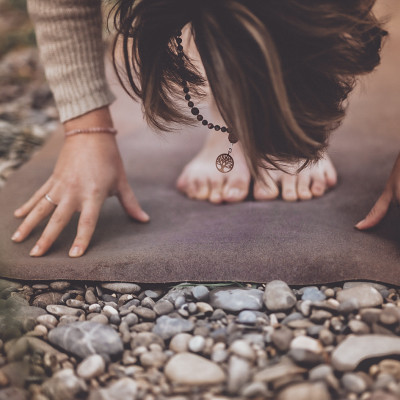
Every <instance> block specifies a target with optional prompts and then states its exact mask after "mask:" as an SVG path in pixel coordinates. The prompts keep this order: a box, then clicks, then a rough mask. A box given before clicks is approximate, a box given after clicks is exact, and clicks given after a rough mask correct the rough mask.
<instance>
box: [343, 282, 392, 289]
mask: <svg viewBox="0 0 400 400" xmlns="http://www.w3.org/2000/svg"><path fill="white" fill-rule="evenodd" d="M357 286H370V287H373V288H375V289H376V290H384V289H387V286H385V285H382V284H381V283H377V282H364V281H350V282H345V283H344V285H343V289H351V288H354V287H357Z"/></svg>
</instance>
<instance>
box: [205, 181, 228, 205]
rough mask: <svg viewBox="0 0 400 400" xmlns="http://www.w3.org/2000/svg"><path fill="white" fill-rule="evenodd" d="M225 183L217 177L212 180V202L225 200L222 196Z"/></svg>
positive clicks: (217, 202) (216, 202)
mask: <svg viewBox="0 0 400 400" xmlns="http://www.w3.org/2000/svg"><path fill="white" fill-rule="evenodd" d="M223 184H224V182H223V180H222V179H215V180H212V181H211V191H210V197H209V198H208V199H209V200H210V202H211V203H215V204H219V203H221V202H222V201H223V197H222V188H223Z"/></svg>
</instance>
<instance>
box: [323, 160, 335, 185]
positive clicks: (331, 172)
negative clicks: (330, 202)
mask: <svg viewBox="0 0 400 400" xmlns="http://www.w3.org/2000/svg"><path fill="white" fill-rule="evenodd" d="M325 177H326V184H327V186H328V187H329V188H331V187H333V186H335V185H336V184H337V172H336V169H335V167H334V166H333V164H332V163H331V162H329V163H328V164H327V165H326V170H325Z"/></svg>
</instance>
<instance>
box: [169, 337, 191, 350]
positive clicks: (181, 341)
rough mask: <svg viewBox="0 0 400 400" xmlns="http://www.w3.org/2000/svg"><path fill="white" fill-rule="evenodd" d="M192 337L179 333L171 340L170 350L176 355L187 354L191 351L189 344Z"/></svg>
mask: <svg viewBox="0 0 400 400" xmlns="http://www.w3.org/2000/svg"><path fill="white" fill-rule="evenodd" d="M192 337H193V336H192V335H190V334H189V333H178V334H177V335H175V336H174V337H173V338H172V339H171V341H170V343H169V348H170V350H172V351H174V352H175V353H183V352H187V351H188V349H189V342H190V339H192Z"/></svg>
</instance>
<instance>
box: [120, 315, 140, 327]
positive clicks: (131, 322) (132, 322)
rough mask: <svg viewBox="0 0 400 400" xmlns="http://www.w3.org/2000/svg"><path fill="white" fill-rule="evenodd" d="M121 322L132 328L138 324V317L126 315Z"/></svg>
mask: <svg viewBox="0 0 400 400" xmlns="http://www.w3.org/2000/svg"><path fill="white" fill-rule="evenodd" d="M122 321H123V322H126V323H127V324H128V326H133V325H136V324H137V323H138V322H139V317H138V316H137V315H136V314H134V313H131V314H128V315H126V316H125V317H123V318H122Z"/></svg>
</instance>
